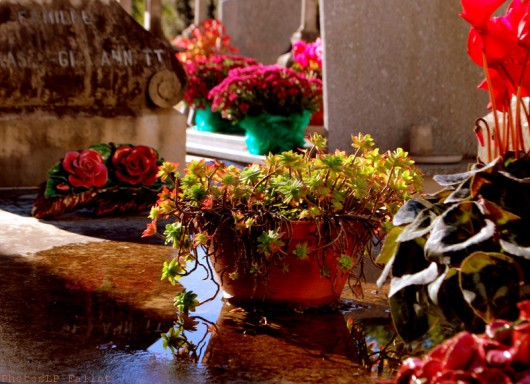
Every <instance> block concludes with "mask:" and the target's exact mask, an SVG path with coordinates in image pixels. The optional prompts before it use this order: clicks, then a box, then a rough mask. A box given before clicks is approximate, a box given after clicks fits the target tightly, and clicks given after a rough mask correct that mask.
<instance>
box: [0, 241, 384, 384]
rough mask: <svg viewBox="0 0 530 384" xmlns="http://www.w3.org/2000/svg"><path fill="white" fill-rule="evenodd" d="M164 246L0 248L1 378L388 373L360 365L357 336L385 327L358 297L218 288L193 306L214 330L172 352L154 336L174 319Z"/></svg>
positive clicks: (308, 377)
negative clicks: (278, 296)
mask: <svg viewBox="0 0 530 384" xmlns="http://www.w3.org/2000/svg"><path fill="white" fill-rule="evenodd" d="M168 252H171V249H170V248H169V247H164V246H154V245H145V244H143V245H142V244H130V243H119V242H104V243H95V244H88V245H77V246H76V245H72V246H66V247H60V248H55V249H53V250H51V251H46V252H43V253H42V254H40V255H39V257H38V258H36V259H34V260H32V261H31V262H29V261H28V260H26V259H22V258H15V257H8V256H1V257H0V276H2V283H3V288H2V290H0V303H1V305H0V339H1V341H2V343H1V345H0V382H16V380H17V379H18V378H22V377H24V375H29V376H27V377H30V379H31V378H33V377H35V378H36V380H37V379H38V377H41V376H43V375H49V376H50V377H52V378H54V377H55V376H58V377H59V381H57V382H65V383H67V382H89V381H90V380H92V381H93V382H97V381H98V379H100V378H101V380H99V382H112V383H135V384H136V383H139V384H143V383H162V384H163V383H205V382H208V383H226V382H251V383H260V382H261V383H283V382H291V383H321V382H333V383H341V382H344V383H373V382H375V381H377V379H378V378H379V379H380V378H381V377H389V374H390V371H389V370H388V366H386V368H385V370H383V371H382V372H379V374H381V375H382V376H379V377H378V373H377V372H376V371H374V372H370V370H367V369H365V368H364V367H363V366H362V364H361V363H363V358H362V355H361V353H362V346H363V345H364V346H366V345H367V344H366V342H365V341H366V340H367V341H368V345H370V344H372V343H375V344H374V345H376V346H379V345H381V344H384V342H385V341H384V340H386V339H385V338H389V337H391V336H389V331H391V330H392V327H391V325H390V320H389V317H388V314H386V316H385V317H384V318H382V317H381V314H382V313H383V314H384V311H381V309H380V308H379V310H378V311H375V310H374V309H369V308H368V307H367V306H364V307H362V306H359V307H355V308H346V309H344V310H343V311H342V312H340V311H330V312H314V313H304V314H301V313H264V312H258V311H256V312H250V313H248V312H244V311H242V310H240V309H238V308H235V307H232V306H229V305H228V304H223V302H222V300H221V299H220V297H218V298H216V299H215V300H213V301H211V302H208V303H207V304H205V305H203V306H200V307H199V308H198V312H197V313H196V315H197V316H200V317H202V318H204V319H206V320H208V321H210V322H213V323H216V326H215V327H210V329H209V330H211V331H212V332H211V333H209V332H207V333H205V331H207V330H208V329H207V328H205V327H206V326H208V323H201V322H200V323H199V324H198V326H197V331H195V332H188V333H187V337H188V338H189V340H190V341H192V342H193V344H194V345H196V346H198V349H197V351H196V352H197V361H198V362H197V363H190V362H189V360H188V359H178V358H174V357H173V356H172V355H171V354H170V353H169V352H168V350H164V349H163V347H162V340H161V339H160V335H161V334H162V333H165V332H167V330H168V329H169V328H170V327H171V326H172V324H173V321H174V320H175V313H174V312H175V311H174V308H173V307H172V305H171V298H172V297H173V296H174V295H175V293H176V290H178V289H180V288H179V287H172V286H171V285H169V284H168V283H167V281H160V266H161V264H162V262H161V261H162V260H164V258H168V257H170V255H169V254H168ZM146 255H147V256H146ZM202 278H203V276H195V275H193V276H190V277H187V278H185V279H183V280H182V285H183V286H184V287H186V289H188V290H193V291H195V292H197V293H198V294H199V296H201V297H209V295H211V294H212V292H215V287H214V286H213V283H211V282H210V281H208V280H202ZM363 311H364V312H363ZM361 313H362V314H363V316H364V317H365V318H366V319H365V320H360V319H359V318H358V315H360V314H361ZM374 315H375V316H378V317H376V318H374ZM352 317H353V318H357V319H358V324H361V325H362V327H363V328H362V329H363V332H364V333H363V334H362V335H361V334H354V336H355V337H354V338H352V336H351V335H352V334H351V332H350V329H349V328H348V325H347V321H346V318H348V319H349V318H352ZM205 336H206V337H205ZM378 340H379V341H378ZM381 340H383V341H381ZM372 352H373V351H372ZM107 379H108V380H107ZM83 380H84V381H83Z"/></svg>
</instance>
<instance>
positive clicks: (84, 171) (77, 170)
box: [62, 149, 108, 188]
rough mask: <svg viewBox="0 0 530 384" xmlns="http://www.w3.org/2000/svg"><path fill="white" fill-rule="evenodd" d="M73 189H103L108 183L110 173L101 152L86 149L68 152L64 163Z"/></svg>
mask: <svg viewBox="0 0 530 384" xmlns="http://www.w3.org/2000/svg"><path fill="white" fill-rule="evenodd" d="M62 165H63V168H64V169H65V171H66V172H68V173H69V175H68V182H69V183H70V184H71V185H72V186H73V187H85V188H91V187H97V188H101V187H103V186H104V185H105V184H106V183H107V178H108V171H107V167H106V166H105V162H104V161H103V158H102V157H101V155H100V154H99V152H97V151H95V150H93V149H86V150H84V151H81V152H76V151H72V152H68V153H67V154H66V155H65V156H64V160H63V162H62Z"/></svg>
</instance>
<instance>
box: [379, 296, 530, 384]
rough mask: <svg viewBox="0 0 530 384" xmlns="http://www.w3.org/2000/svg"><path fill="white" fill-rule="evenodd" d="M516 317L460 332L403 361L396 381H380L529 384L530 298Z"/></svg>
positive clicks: (523, 303)
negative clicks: (481, 331)
mask: <svg viewBox="0 0 530 384" xmlns="http://www.w3.org/2000/svg"><path fill="white" fill-rule="evenodd" d="M518 307H519V310H520V315H519V320H518V321H516V322H514V323H509V322H507V321H504V320H495V321H494V322H493V323H491V324H490V325H488V327H487V329H486V332H485V333H484V334H482V335H473V334H471V333H469V332H461V333H459V334H458V335H456V336H454V337H453V338H451V339H449V340H447V341H446V342H444V343H443V344H440V345H439V346H437V347H436V348H434V349H433V350H432V351H431V352H430V353H429V354H427V355H426V356H425V357H424V358H423V359H419V358H409V359H407V360H405V361H404V362H403V364H402V366H401V368H400V370H399V372H398V374H397V377H396V380H395V381H389V382H380V383H379V384H394V383H395V384H412V383H431V384H441V383H461V384H466V383H476V384H488V383H499V384H511V383H517V384H530V301H523V302H521V303H519V304H518Z"/></svg>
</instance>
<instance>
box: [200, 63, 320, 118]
mask: <svg viewBox="0 0 530 384" xmlns="http://www.w3.org/2000/svg"><path fill="white" fill-rule="evenodd" d="M208 98H209V99H210V100H212V110H213V111H217V112H221V114H222V116H223V117H224V118H226V119H229V120H232V121H235V122H239V121H241V120H242V119H243V118H244V117H245V116H246V115H247V114H249V115H252V116H256V115H259V114H261V113H267V114H270V115H280V116H289V115H291V114H294V113H302V112H303V111H305V110H308V111H310V112H314V111H317V110H318V109H319V108H320V106H321V103H322V81H321V80H320V79H318V78H313V77H308V76H306V75H305V74H303V73H300V72H297V71H295V70H293V69H291V68H284V67H280V66H278V65H269V66H264V65H254V66H249V67H246V68H237V69H233V70H231V71H230V72H229V73H228V76H227V77H226V79H224V80H223V81H222V82H221V83H220V84H219V85H217V86H216V87H214V88H213V89H212V90H211V91H210V93H209V95H208Z"/></svg>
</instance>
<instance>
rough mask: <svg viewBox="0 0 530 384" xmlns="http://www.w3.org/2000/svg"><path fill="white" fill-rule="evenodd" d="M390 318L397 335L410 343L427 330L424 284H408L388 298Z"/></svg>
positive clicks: (426, 304) (426, 305) (427, 319)
mask: <svg viewBox="0 0 530 384" xmlns="http://www.w3.org/2000/svg"><path fill="white" fill-rule="evenodd" d="M388 301H389V304H390V311H391V312H392V320H393V322H394V327H395V328H396V331H397V333H398V334H399V336H400V337H401V338H402V339H403V340H404V341H405V342H406V343H410V342H412V341H414V340H417V339H419V338H420V337H421V336H423V335H424V334H425V333H427V331H428V330H429V318H428V315H427V309H428V307H429V305H428V303H427V301H428V298H427V293H426V287H425V286H418V285H410V286H408V287H406V288H404V289H402V290H400V291H398V292H396V294H395V295H394V296H392V297H390V298H389V299H388Z"/></svg>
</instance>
